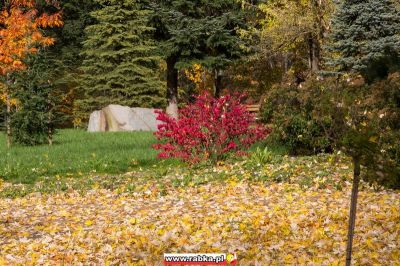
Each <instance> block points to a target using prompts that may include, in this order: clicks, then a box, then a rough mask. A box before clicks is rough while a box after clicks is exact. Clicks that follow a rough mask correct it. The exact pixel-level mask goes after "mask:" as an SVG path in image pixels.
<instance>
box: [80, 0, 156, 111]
mask: <svg viewBox="0 0 400 266" xmlns="http://www.w3.org/2000/svg"><path fill="white" fill-rule="evenodd" d="M98 3H99V4H100V5H101V8H100V9H98V10H96V11H93V12H92V13H91V14H92V16H93V17H94V18H95V19H96V20H97V23H95V24H94V25H91V26H88V27H87V28H86V33H87V40H86V41H85V42H84V52H83V55H84V56H85V59H84V61H83V66H82V67H81V70H82V71H83V72H84V74H83V75H82V77H81V86H82V92H83V99H82V100H80V101H78V103H77V104H78V108H79V109H80V110H82V111H84V112H85V113H86V114H87V112H88V111H93V110H96V109H101V108H103V107H105V106H107V105H109V104H121V105H126V106H131V107H135V106H141V107H160V106H162V105H163V102H164V97H163V96H162V89H161V88H162V83H161V82H160V80H159V78H158V74H157V71H156V70H157V67H158V63H159V61H158V57H156V56H154V51H155V46H154V42H153V41H152V40H151V38H150V35H151V32H152V31H153V29H152V28H151V27H149V26H148V25H147V24H148V17H149V15H150V11H149V10H146V9H144V4H145V2H144V1H138V0H122V1H121V0H111V1H110V0H98Z"/></svg>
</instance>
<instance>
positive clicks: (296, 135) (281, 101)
mask: <svg viewBox="0 0 400 266" xmlns="http://www.w3.org/2000/svg"><path fill="white" fill-rule="evenodd" d="M323 91H324V84H323V83H322V82H318V81H317V82H313V83H311V82H306V83H304V84H302V86H297V85H294V84H293V85H282V86H277V87H274V88H272V89H271V90H270V91H269V92H268V93H267V94H266V95H265V102H264V104H263V106H262V108H261V116H262V121H263V122H264V123H267V124H272V125H273V129H274V130H273V133H272V136H271V137H272V138H273V139H275V140H277V141H278V142H279V143H280V144H283V145H285V146H287V147H288V149H289V152H290V153H291V154H293V155H311V154H318V153H323V152H331V151H332V143H331V141H330V140H329V134H327V131H329V128H330V124H331V121H330V118H329V117H328V116H325V117H321V116H319V115H318V114H316V113H315V112H314V109H315V104H316V101H315V100H316V99H319V98H320V97H321V95H322V94H323Z"/></svg>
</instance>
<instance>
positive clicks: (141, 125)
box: [88, 105, 160, 132]
mask: <svg viewBox="0 0 400 266" xmlns="http://www.w3.org/2000/svg"><path fill="white" fill-rule="evenodd" d="M154 111H155V109H148V108H130V107H127V106H121V105H109V106H107V107H105V108H103V109H102V110H101V111H95V112H93V113H92V114H91V115H90V120H89V127H88V131H89V132H105V131H111V132H118V131H157V126H158V124H159V123H160V122H159V121H157V119H156V117H157V115H156V113H155V112H154Z"/></svg>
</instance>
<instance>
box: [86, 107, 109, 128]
mask: <svg viewBox="0 0 400 266" xmlns="http://www.w3.org/2000/svg"><path fill="white" fill-rule="evenodd" d="M106 128H107V125H106V117H105V115H104V112H103V111H94V112H93V113H92V114H91V115H90V119H89V126H88V131H89V132H105V131H106Z"/></svg>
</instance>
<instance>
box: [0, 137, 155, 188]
mask: <svg viewBox="0 0 400 266" xmlns="http://www.w3.org/2000/svg"><path fill="white" fill-rule="evenodd" d="M154 142H155V137H154V136H153V134H152V133H150V132H118V133H87V132H85V131H82V130H60V131H59V133H58V134H57V135H56V136H55V143H54V145H53V146H46V145H43V146H39V147H24V146H19V145H15V146H14V147H12V148H11V149H7V147H6V145H5V143H6V141H5V135H4V134H0V153H1V154H2V156H1V157H0V179H4V180H7V181H10V182H13V183H34V182H35V181H36V180H37V179H38V178H39V177H45V176H55V175H83V174H86V173H90V172H97V173H109V174H114V173H122V172H127V171H130V170H131V169H134V168H137V167H140V166H148V165H152V164H154V163H155V162H156V161H157V159H156V155H157V152H156V151H154V150H153V149H152V147H151V146H152V144H153V143H154Z"/></svg>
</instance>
